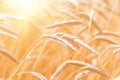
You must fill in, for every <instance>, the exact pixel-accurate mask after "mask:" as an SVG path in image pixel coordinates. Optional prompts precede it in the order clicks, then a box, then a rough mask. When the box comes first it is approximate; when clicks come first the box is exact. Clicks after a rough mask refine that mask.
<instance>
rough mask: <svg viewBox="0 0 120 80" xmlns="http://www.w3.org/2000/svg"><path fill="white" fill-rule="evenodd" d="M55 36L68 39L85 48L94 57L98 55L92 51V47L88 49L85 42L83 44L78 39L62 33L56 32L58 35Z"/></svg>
mask: <svg viewBox="0 0 120 80" xmlns="http://www.w3.org/2000/svg"><path fill="white" fill-rule="evenodd" d="M55 34H56V35H58V36H61V37H63V38H68V39H70V40H73V41H74V42H75V43H77V44H78V45H80V46H83V47H85V48H86V49H88V50H89V51H91V52H92V53H94V54H95V55H98V54H99V52H97V51H96V50H95V49H93V48H92V47H90V46H89V45H88V44H86V43H85V42H83V41H82V40H80V39H79V38H77V37H76V36H73V35H71V34H66V33H63V32H58V33H55Z"/></svg>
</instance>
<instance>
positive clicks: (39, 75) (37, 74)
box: [17, 72, 48, 80]
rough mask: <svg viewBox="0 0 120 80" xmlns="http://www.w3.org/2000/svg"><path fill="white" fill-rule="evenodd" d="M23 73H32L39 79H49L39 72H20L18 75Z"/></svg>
mask: <svg viewBox="0 0 120 80" xmlns="http://www.w3.org/2000/svg"><path fill="white" fill-rule="evenodd" d="M23 74H32V75H33V76H35V77H36V78H38V79H39V80H48V79H47V78H46V77H45V76H43V75H42V74H40V73H38V72H20V73H18V74H17V75H23Z"/></svg>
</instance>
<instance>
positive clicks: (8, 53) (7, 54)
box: [0, 48, 19, 63]
mask: <svg viewBox="0 0 120 80" xmlns="http://www.w3.org/2000/svg"><path fill="white" fill-rule="evenodd" d="M0 53H2V54H4V55H5V56H7V57H8V58H10V59H11V60H12V61H14V62H16V63H19V61H18V59H17V58H15V57H14V56H13V55H12V54H11V53H10V52H9V51H8V50H6V49H1V48H0Z"/></svg>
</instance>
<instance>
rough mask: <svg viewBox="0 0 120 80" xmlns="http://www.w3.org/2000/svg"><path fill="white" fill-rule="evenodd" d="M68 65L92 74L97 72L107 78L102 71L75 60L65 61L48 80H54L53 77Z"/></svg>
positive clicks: (106, 74)
mask: <svg viewBox="0 0 120 80" xmlns="http://www.w3.org/2000/svg"><path fill="white" fill-rule="evenodd" d="M68 64H73V65H77V66H81V67H86V69H87V70H91V71H94V72H98V73H99V74H101V75H104V76H106V77H109V75H108V73H106V72H105V71H103V70H102V69H100V68H98V67H96V66H93V65H91V64H88V63H85V62H81V61H76V60H67V61H65V62H64V63H62V64H61V65H60V66H59V67H58V68H57V70H56V71H55V72H54V73H53V74H52V76H51V77H50V80H55V77H56V76H57V75H58V74H59V73H60V72H61V71H62V70H63V69H64V68H65V67H66V66H67V65H68Z"/></svg>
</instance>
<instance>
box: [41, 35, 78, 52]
mask: <svg viewBox="0 0 120 80" xmlns="http://www.w3.org/2000/svg"><path fill="white" fill-rule="evenodd" d="M41 38H43V39H50V40H54V41H56V42H58V43H60V44H62V45H64V46H66V47H68V48H70V49H71V50H73V51H77V49H76V48H75V47H74V46H73V45H72V44H71V43H70V42H69V41H67V40H65V39H62V38H61V37H59V36H56V35H54V34H43V35H42V36H41Z"/></svg>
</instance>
